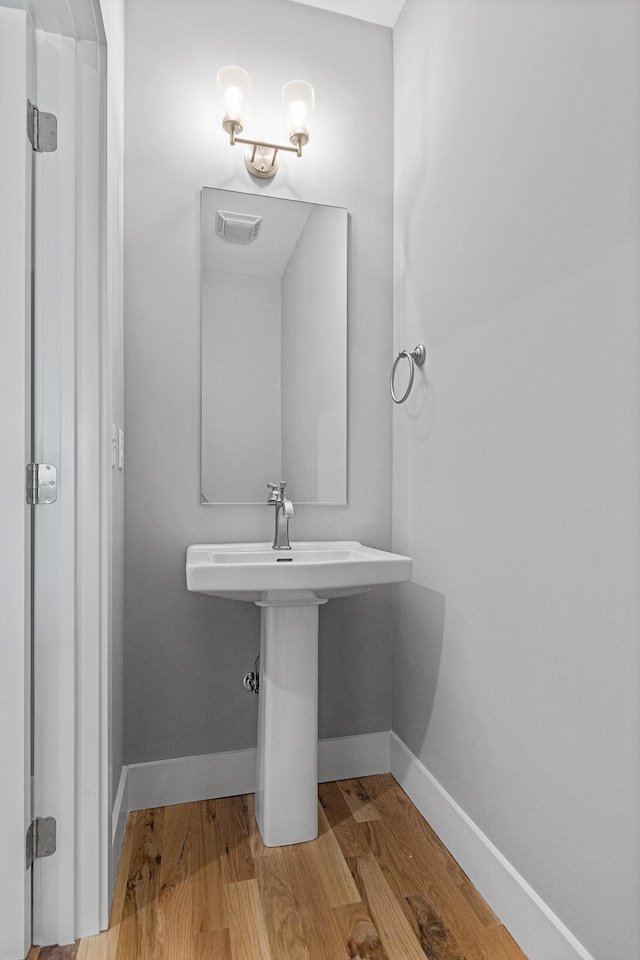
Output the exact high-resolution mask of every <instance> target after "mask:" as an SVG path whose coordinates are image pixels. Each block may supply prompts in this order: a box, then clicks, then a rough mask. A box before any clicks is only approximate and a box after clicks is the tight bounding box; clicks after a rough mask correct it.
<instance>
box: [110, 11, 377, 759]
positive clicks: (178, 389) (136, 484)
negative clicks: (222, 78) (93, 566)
mask: <svg viewBox="0 0 640 960" xmlns="http://www.w3.org/2000/svg"><path fill="white" fill-rule="evenodd" d="M126 14H127V21H126V29H127V60H126V105H127V113H126V154H125V155H126V167H125V199H126V207H125V225H126V247H125V304H126V315H125V358H126V365H125V372H126V415H127V469H126V508H125V509H126V557H125V562H126V581H125V582H126V589H125V631H126V632H125V759H126V762H137V761H145V760H154V759H159V758H165V757H177V756H184V755H193V754H202V753H209V752H217V751H222V750H232V749H239V748H244V747H250V746H254V745H255V742H256V723H257V710H256V708H257V704H256V698H254V697H251V696H250V695H249V694H248V693H246V692H245V691H244V690H243V689H242V686H241V678H242V675H243V674H244V673H245V672H246V671H247V670H249V669H251V668H252V667H253V662H254V659H255V657H256V655H257V652H258V624H259V615H258V609H257V608H256V607H254V606H252V605H249V604H242V603H239V602H238V603H236V602H233V601H226V600H225V601H223V600H215V599H213V598H208V597H199V596H196V595H191V594H188V593H187V590H186V587H185V575H184V562H185V549H186V547H187V545H188V544H189V543H194V542H196V543H197V542H207V541H209V542H211V541H235V540H266V539H268V538H269V537H270V536H271V535H272V526H273V516H272V511H271V508H267V507H266V506H252V507H244V506H242V507H240V506H238V507H229V506H201V505H200V502H199V500H200V213H199V211H200V189H201V187H202V186H203V185H207V186H213V187H224V188H227V189H233V190H247V191H251V192H254V193H256V192H261V191H265V192H268V193H271V194H273V195H277V196H283V197H292V198H297V199H302V200H308V201H312V202H318V203H328V204H335V205H338V206H344V207H347V208H348V209H349V211H350V215H351V222H350V290H349V397H348V402H349V505H348V506H347V507H320V506H316V507H313V506H301V507H299V508H298V510H297V513H296V518H295V520H294V521H293V522H292V535H293V537H294V538H295V539H299V540H300V539H313V538H322V539H334V538H335V539H348V538H354V539H358V540H362V541H364V542H365V543H369V544H371V545H372V546H376V547H382V548H385V547H387V548H388V547H389V546H390V537H391V410H390V403H389V399H388V393H387V377H388V367H389V360H390V357H391V309H392V280H391V274H392V270H391V264H392V142H391V137H390V135H389V132H390V130H391V124H392V59H391V52H392V50H391V47H392V34H391V31H390V30H389V29H388V28H385V27H380V26H375V25H372V24H368V23H365V22H363V21H360V20H355V19H350V18H347V17H342V16H340V15H338V14H332V13H327V12H324V11H320V10H317V9H314V8H310V7H306V6H302V5H300V4H293V3H289V2H287V0H234V2H233V3H221V2H216V3H211V2H210V0H183V2H181V3H180V4H179V5H177V4H176V3H175V2H174V0H128V2H127V4H126ZM229 63H238V64H240V65H244V66H245V68H246V69H248V70H249V72H250V73H251V75H252V79H253V82H254V90H253V96H252V110H251V116H250V120H249V122H248V124H247V127H246V133H247V134H249V135H251V134H253V135H255V136H258V137H265V138H267V139H270V138H274V137H277V136H279V135H280V90H281V88H282V86H283V84H284V83H285V82H287V81H288V80H290V79H295V78H298V77H302V78H305V79H308V80H310V81H311V82H312V83H313V84H314V85H315V87H316V95H317V140H316V142H314V143H312V144H311V145H310V146H309V148H308V149H307V150H305V155H304V158H303V159H302V160H298V159H297V158H295V157H293V156H290V157H289V156H283V157H282V160H281V168H280V171H279V173H278V174H277V177H276V179H275V181H273V182H272V183H263V184H260V185H257V184H255V183H253V182H252V181H250V179H249V176H248V174H247V173H246V171H245V168H244V164H243V160H242V153H241V148H240V147H236V148H234V149H232V148H231V147H230V146H229V145H228V141H227V140H226V139H225V136H224V134H223V132H222V131H221V130H220V129H219V128H218V127H217V126H216V123H215V91H216V73H217V70H218V68H219V67H220V66H224V65H225V64H229ZM363 156H364V160H363ZM368 158H371V162H370V163H369V162H368ZM241 383H242V369H241V368H239V370H238V385H239V389H241ZM238 439H239V441H241V438H238ZM267 479H274V478H272V477H267V476H265V477H264V481H265V483H266V480H267ZM276 479H278V478H276ZM285 479H286V478H285ZM265 492H266V487H265ZM291 496H292V499H293V500H294V501H295V496H296V492H295V490H291ZM320 629H321V644H320V647H321V662H320V735H321V736H325V737H328V736H341V735H350V734H356V733H364V732H373V731H377V730H386V729H389V726H390V720H391V715H390V656H391V654H390V610H389V601H388V593H387V591H386V590H385V589H382V590H379V591H376V592H372V593H370V594H366V595H363V596H361V597H355V598H345V599H341V600H336V601H332V603H331V604H328V605H327V607H326V608H324V609H323V611H322V613H321V628H320Z"/></svg>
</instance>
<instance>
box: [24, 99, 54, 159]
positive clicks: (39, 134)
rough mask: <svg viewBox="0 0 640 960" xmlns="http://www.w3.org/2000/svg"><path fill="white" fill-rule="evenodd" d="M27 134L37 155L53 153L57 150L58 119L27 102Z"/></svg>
mask: <svg viewBox="0 0 640 960" xmlns="http://www.w3.org/2000/svg"><path fill="white" fill-rule="evenodd" d="M27 132H28V134H29V140H30V142H31V146H32V147H33V149H34V150H35V151H36V152H37V153H53V152H54V150H57V149H58V118H57V117H56V115H55V114H54V113H44V112H43V111H42V110H38V108H37V107H36V105H35V103H31V100H27Z"/></svg>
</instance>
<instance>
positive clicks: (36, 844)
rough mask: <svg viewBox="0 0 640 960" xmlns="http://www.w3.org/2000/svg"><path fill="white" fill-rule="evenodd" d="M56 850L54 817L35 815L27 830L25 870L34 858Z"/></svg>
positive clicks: (47, 855)
mask: <svg viewBox="0 0 640 960" xmlns="http://www.w3.org/2000/svg"><path fill="white" fill-rule="evenodd" d="M55 852H56V818H55V817H37V818H36V819H35V820H33V821H32V822H31V826H30V827H29V829H28V830H27V870H28V869H29V867H30V866H31V864H32V863H33V861H34V860H39V859H40V857H50V856H51V855H52V854H53V853H55Z"/></svg>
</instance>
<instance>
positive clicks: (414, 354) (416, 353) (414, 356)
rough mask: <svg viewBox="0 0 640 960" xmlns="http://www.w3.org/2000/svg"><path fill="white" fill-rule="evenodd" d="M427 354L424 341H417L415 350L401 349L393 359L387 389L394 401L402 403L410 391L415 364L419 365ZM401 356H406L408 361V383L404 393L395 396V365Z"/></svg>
mask: <svg viewBox="0 0 640 960" xmlns="http://www.w3.org/2000/svg"><path fill="white" fill-rule="evenodd" d="M426 356H427V351H426V349H425V345H424V343H419V344H418V346H417V347H416V348H415V350H411V351H409V350H401V351H400V353H399V354H398V356H397V357H396V359H395V362H394V364H393V367H392V368H391V382H390V384H389V389H390V391H391V399H392V400H393V402H394V403H404V402H405V400H406V399H407V397H408V396H409V394H410V393H411V387H412V386H413V375H414V373H415V371H416V364H417V365H418V366H419V367H421V366H422V364H423V363H424V361H425V358H426ZM403 357H406V358H407V360H408V361H409V385H408V387H407V389H406V390H405V392H404V394H403V395H402V396H401V397H400V398H398V397H397V396H396V390H395V384H394V380H395V376H396V367H397V366H398V364H399V363H400V361H401V360H402V358H403Z"/></svg>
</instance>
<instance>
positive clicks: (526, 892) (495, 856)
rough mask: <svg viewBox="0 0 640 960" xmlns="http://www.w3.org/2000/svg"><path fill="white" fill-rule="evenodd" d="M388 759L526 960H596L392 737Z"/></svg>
mask: <svg viewBox="0 0 640 960" xmlns="http://www.w3.org/2000/svg"><path fill="white" fill-rule="evenodd" d="M390 758H391V766H390V770H391V773H392V774H393V776H394V777H395V779H396V780H397V781H398V783H399V784H400V786H401V787H402V788H403V790H404V791H405V793H406V794H407V795H408V796H409V797H410V799H411V800H412V801H413V803H414V804H415V805H416V807H417V808H418V810H419V811H420V813H421V814H422V815H423V817H424V818H425V820H428V822H429V824H430V826H431V827H433V829H434V830H435V832H436V833H437V835H438V836H439V837H440V839H441V840H442V842H443V843H444V845H445V846H446V847H447V848H448V850H450V852H451V853H452V854H453V856H454V857H455V859H456V860H457V861H458V863H459V864H460V866H461V867H462V869H463V870H464V871H465V873H466V874H467V876H468V877H469V878H470V880H471V881H472V883H473V884H474V885H475V886H476V888H477V889H478V890H479V891H480V893H481V894H482V895H483V897H484V898H485V900H486V901H487V903H488V904H489V905H490V906H491V908H492V909H493V910H494V911H495V913H496V914H497V915H498V916H499V917H500V920H501V922H502V923H503V924H504V925H505V927H506V928H507V930H509V932H510V933H511V935H512V936H513V938H514V939H515V940H516V941H517V943H518V944H519V945H520V947H521V948H522V950H523V951H524V952H525V953H526V955H527V957H528V958H529V960H594V957H593V956H592V955H591V954H590V953H589V952H588V951H587V950H586V949H585V948H584V947H583V946H582V944H581V943H579V942H578V940H577V939H576V938H575V937H574V936H573V934H572V933H571V932H570V931H569V930H568V929H567V928H566V927H565V925H564V924H563V923H562V921H561V920H560V919H559V918H558V917H557V916H556V915H555V914H554V913H553V911H552V910H551V909H550V908H549V907H548V906H547V904H546V903H544V901H543V900H541V898H540V897H539V896H538V894H537V893H536V892H535V890H533V889H532V888H531V887H530V886H529V884H528V883H527V882H526V880H525V879H524V878H523V877H522V876H520V874H519V873H518V871H517V870H516V869H515V868H514V867H513V866H512V865H511V864H510V863H509V862H508V860H506V858H505V857H504V856H503V855H502V854H501V853H500V851H499V850H498V849H497V848H496V847H495V846H494V844H493V843H491V841H490V840H489V838H488V837H487V836H485V834H484V833H483V832H482V831H481V830H480V828H479V827H478V826H476V824H475V823H474V822H473V821H472V820H471V819H470V817H468V816H467V814H466V813H465V812H464V810H463V809H462V808H461V807H460V806H459V805H458V804H457V803H456V802H455V800H454V799H453V797H451V796H450V795H449V794H448V793H447V791H446V790H445V789H444V787H443V786H442V785H441V784H440V783H439V782H438V781H437V780H436V779H435V777H434V776H432V774H431V773H429V771H428V770H427V768H426V767H425V766H424V765H423V764H422V763H421V762H420V761H419V760H418V759H417V757H415V756H414V755H413V753H411V751H410V750H409V748H408V747H407V746H405V744H404V743H403V742H402V740H400V739H399V737H397V736H396V735H395V734H394V733H391V734H390Z"/></svg>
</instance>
